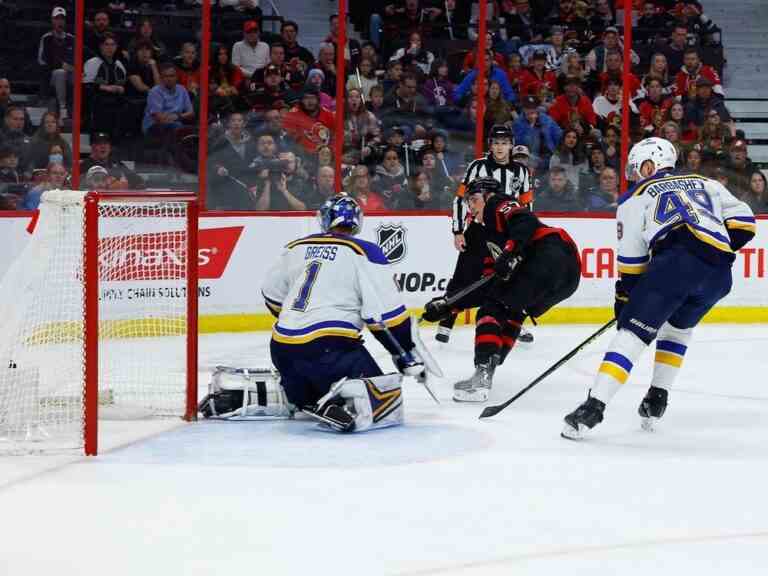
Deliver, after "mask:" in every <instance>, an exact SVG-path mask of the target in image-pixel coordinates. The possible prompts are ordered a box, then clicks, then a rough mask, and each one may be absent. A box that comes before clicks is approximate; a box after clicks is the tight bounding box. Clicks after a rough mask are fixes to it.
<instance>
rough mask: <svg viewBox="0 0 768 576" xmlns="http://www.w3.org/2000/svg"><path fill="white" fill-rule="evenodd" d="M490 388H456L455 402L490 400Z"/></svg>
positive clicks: (454, 393)
mask: <svg viewBox="0 0 768 576" xmlns="http://www.w3.org/2000/svg"><path fill="white" fill-rule="evenodd" d="M489 392H490V391H489V390H486V389H484V388H483V389H479V390H472V391H469V390H454V391H453V401H454V402H485V401H486V400H488V396H489Z"/></svg>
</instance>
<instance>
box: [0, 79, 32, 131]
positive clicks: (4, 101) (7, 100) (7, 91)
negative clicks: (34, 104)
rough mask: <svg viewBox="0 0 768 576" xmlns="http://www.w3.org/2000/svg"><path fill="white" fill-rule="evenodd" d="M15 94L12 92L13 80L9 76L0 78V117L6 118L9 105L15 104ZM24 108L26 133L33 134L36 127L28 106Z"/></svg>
mask: <svg viewBox="0 0 768 576" xmlns="http://www.w3.org/2000/svg"><path fill="white" fill-rule="evenodd" d="M14 105H16V104H14V102H13V95H12V94H11V82H10V81H9V80H8V78H0V118H5V113H6V111H7V110H8V107H9V106H14ZM23 110H24V133H25V134H27V135H31V134H32V133H33V132H34V130H35V128H34V126H32V120H31V119H30V117H29V113H28V112H27V110H26V108H23Z"/></svg>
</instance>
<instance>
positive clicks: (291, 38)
mask: <svg viewBox="0 0 768 576" xmlns="http://www.w3.org/2000/svg"><path fill="white" fill-rule="evenodd" d="M280 37H281V39H282V43H283V46H284V47H285V60H286V62H288V63H290V62H291V61H292V60H293V59H294V58H297V59H298V60H301V61H302V62H304V64H306V66H307V68H311V67H312V64H313V63H314V62H315V57H314V55H313V54H312V52H310V51H309V50H308V49H307V48H305V47H304V46H302V45H301V44H299V40H298V37H299V25H298V24H297V23H296V22H294V21H293V20H283V23H282V24H281V25H280Z"/></svg>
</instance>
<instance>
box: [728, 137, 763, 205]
mask: <svg viewBox="0 0 768 576" xmlns="http://www.w3.org/2000/svg"><path fill="white" fill-rule="evenodd" d="M723 167H724V168H725V169H726V171H727V173H728V181H729V182H730V190H731V191H733V193H734V194H735V195H736V196H737V197H739V198H743V197H744V196H745V195H747V194H749V190H750V179H751V177H752V173H753V172H754V171H755V170H756V168H755V165H754V164H753V162H752V160H751V159H750V158H749V157H748V156H747V143H746V142H745V141H744V140H741V139H738V140H734V141H733V142H732V143H731V146H730V149H729V153H728V156H727V157H726V160H725V164H724V166H723Z"/></svg>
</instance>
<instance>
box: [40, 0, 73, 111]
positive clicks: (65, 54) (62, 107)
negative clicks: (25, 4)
mask: <svg viewBox="0 0 768 576" xmlns="http://www.w3.org/2000/svg"><path fill="white" fill-rule="evenodd" d="M51 22H52V24H53V30H51V31H50V32H46V33H45V34H43V36H42V37H41V38H40V46H39V48H38V51H37V63H38V64H39V65H40V67H41V69H42V73H43V76H42V84H43V85H42V92H43V94H44V95H47V94H49V92H50V88H51V87H53V89H54V91H55V93H56V101H57V102H56V105H57V106H58V111H59V117H61V118H65V117H66V116H67V113H68V112H67V102H68V101H69V100H70V98H69V97H68V88H71V87H72V72H73V71H74V61H75V37H74V36H73V35H72V34H69V33H67V31H66V30H65V27H66V24H67V11H66V10H65V9H64V8H62V7H61V6H56V7H55V8H54V9H53V12H51Z"/></svg>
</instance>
